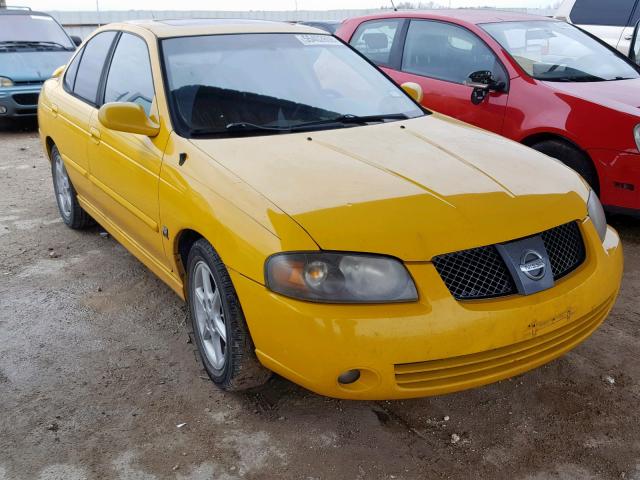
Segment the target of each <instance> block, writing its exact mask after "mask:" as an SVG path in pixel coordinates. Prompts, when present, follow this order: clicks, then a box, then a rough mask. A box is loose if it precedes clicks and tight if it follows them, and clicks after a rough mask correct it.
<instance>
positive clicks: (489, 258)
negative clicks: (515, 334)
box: [433, 222, 586, 300]
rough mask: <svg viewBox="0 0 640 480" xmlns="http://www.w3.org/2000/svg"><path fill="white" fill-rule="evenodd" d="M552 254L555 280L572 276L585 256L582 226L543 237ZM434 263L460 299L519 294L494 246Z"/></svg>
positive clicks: (563, 227)
mask: <svg viewBox="0 0 640 480" xmlns="http://www.w3.org/2000/svg"><path fill="white" fill-rule="evenodd" d="M540 236H541V237H542V241H543V242H544V246H545V248H546V249H547V253H548V254H549V262H550V263H551V270H552V272H553V278H554V280H558V279H560V278H562V277H564V276H565V275H567V274H569V273H571V272H572V271H573V270H575V269H576V268H578V267H579V266H580V265H581V264H582V262H584V260H585V257H586V253H585V247H584V242H583V240H582V234H581V233H580V227H579V226H578V224H577V222H570V223H566V224H564V225H560V226H559V227H555V228H552V229H550V230H547V231H545V232H542V233H541V234H540ZM433 264H434V266H435V267H436V270H437V271H438V273H439V274H440V277H441V278H442V280H443V281H444V283H445V285H446V286H447V288H448V289H449V291H450V292H451V294H452V295H453V296H454V298H456V299H457V300H473V299H481V298H494V297H503V296H506V295H512V294H515V293H517V288H516V285H515V283H514V281H513V278H512V277H511V274H510V273H509V271H508V270H507V267H506V265H505V263H504V260H502V257H501V256H500V254H499V253H498V250H497V249H496V247H495V245H489V246H486V247H479V248H472V249H470V250H462V251H460V252H454V253H449V254H446V255H439V256H437V257H434V258H433Z"/></svg>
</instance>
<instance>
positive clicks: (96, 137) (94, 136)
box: [89, 127, 100, 143]
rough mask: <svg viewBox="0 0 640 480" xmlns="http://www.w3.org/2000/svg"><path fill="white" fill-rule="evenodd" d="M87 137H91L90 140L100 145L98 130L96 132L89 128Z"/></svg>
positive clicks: (93, 128)
mask: <svg viewBox="0 0 640 480" xmlns="http://www.w3.org/2000/svg"><path fill="white" fill-rule="evenodd" d="M89 135H91V138H92V139H93V141H94V142H96V143H100V130H98V129H97V128H96V127H91V128H89Z"/></svg>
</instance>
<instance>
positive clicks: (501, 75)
mask: <svg viewBox="0 0 640 480" xmlns="http://www.w3.org/2000/svg"><path fill="white" fill-rule="evenodd" d="M480 70H489V71H491V72H492V73H493V78H494V79H495V80H497V81H503V82H506V81H507V75H506V73H505V72H504V70H503V68H502V65H501V64H500V62H499V60H498V59H497V58H496V56H495V55H494V53H493V52H492V51H491V50H490V49H489V47H488V46H487V45H486V44H485V43H484V42H483V41H482V40H481V39H480V38H479V37H477V36H476V35H474V34H473V33H471V32H470V31H469V30H467V29H465V28H462V27H458V26H456V25H452V24H449V23H444V22H435V21H431V20H412V21H411V24H410V25H409V30H408V31H407V38H406V41H405V46H404V53H403V56H402V71H404V72H408V73H414V74H416V75H423V76H425V77H431V78H437V79H439V80H445V81H447V82H454V83H464V82H465V80H467V79H468V78H469V74H471V73H473V72H477V71H480Z"/></svg>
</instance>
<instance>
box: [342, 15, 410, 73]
mask: <svg viewBox="0 0 640 480" xmlns="http://www.w3.org/2000/svg"><path fill="white" fill-rule="evenodd" d="M401 23H402V19H399V18H397V19H391V20H370V21H368V22H364V23H363V24H362V25H360V26H359V27H358V29H357V30H356V33H354V34H353V37H352V38H351V41H350V42H349V43H350V44H351V46H352V47H355V48H356V49H357V50H358V51H359V52H360V53H362V54H363V55H364V56H366V57H367V58H368V59H369V60H371V61H372V62H374V63H377V64H381V65H388V64H389V62H390V59H391V48H392V47H393V42H394V41H395V38H396V35H397V34H398V32H399V31H400V25H401Z"/></svg>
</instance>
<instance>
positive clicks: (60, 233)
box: [0, 128, 640, 480]
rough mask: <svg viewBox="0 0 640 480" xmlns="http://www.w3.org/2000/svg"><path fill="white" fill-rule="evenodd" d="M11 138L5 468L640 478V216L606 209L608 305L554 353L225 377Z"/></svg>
mask: <svg viewBox="0 0 640 480" xmlns="http://www.w3.org/2000/svg"><path fill="white" fill-rule="evenodd" d="M0 144H1V145H2V149H1V150H0V192H2V195H0V340H1V341H0V410H1V411H0V413H1V415H0V432H1V434H0V480H23V479H24V480H31V479H38V480H51V479H65V480H80V479H86V478H92V479H93V478H95V479H107V480H109V479H117V478H127V479H129V478H130V479H136V480H138V479H140V480H155V479H179V480H187V479H221V480H232V479H240V478H247V479H271V478H292V479H299V478H301V479H332V478H348V479H372V478H386V479H391V478H397V479H424V478H492V479H527V480H542V479H549V478H551V479H614V478H616V479H619V478H626V479H636V480H638V479H640V410H639V409H638V402H639V399H640V346H639V345H640V300H638V299H639V298H640V221H638V220H633V219H630V218H624V217H615V218H612V219H611V221H612V223H613V224H614V225H615V226H616V228H618V229H619V231H620V233H621V235H622V237H623V240H624V247H625V268H626V271H625V278H624V284H623V287H622V291H621V294H620V299H619V300H618V303H617V305H616V306H615V308H614V310H613V312H612V314H611V316H610V317H609V319H608V320H607V321H606V323H605V324H604V325H603V326H602V328H600V329H599V330H598V331H597V332H596V333H595V334H594V335H593V337H592V338H591V339H589V340H588V341H587V342H586V343H584V344H583V345H581V346H580V347H578V348H577V349H576V350H574V351H573V352H571V353H569V354H568V355H566V356H565V357H563V358H561V359H559V360H557V361H555V362H552V363H551V364H549V365H547V366H545V367H543V368H540V369H537V370H535V371H533V372H530V373H528V374H525V375H523V376H521V377H518V378H515V379H512V380H508V381H503V382H500V383H497V384H494V385H490V386H487V387H485V388H480V389H476V390H471V391H467V392H463V393H459V394H454V395H448V396H443V397H436V398H428V399H420V400H411V401H398V402H349V401H339V400H333V399H328V398H323V397H319V396H317V395H314V394H312V393H310V392H308V391H306V390H304V389H302V388H299V387H297V386H296V385H293V384H291V383H290V382H288V381H286V380H283V379H281V378H277V377H276V378H274V379H273V380H272V381H270V383H269V384H268V385H267V386H266V387H265V388H263V389H261V390H260V391H257V392H250V393H245V394H225V393H222V392H220V391H219V390H217V389H216V388H215V387H214V386H213V385H212V384H211V383H210V382H209V380H208V379H207V378H206V376H205V374H204V372H203V371H202V370H201V369H200V366H199V364H198V363H197V361H196V358H195V356H194V352H193V345H192V344H189V343H187V340H188V336H187V328H186V325H185V319H186V315H187V312H186V309H185V306H184V305H183V303H182V302H181V301H180V300H179V299H178V298H177V297H176V296H175V295H174V294H173V293H172V292H171V291H170V289H169V288H168V287H166V286H165V285H164V284H162V283H161V282H160V281H159V280H157V279H156V278H155V277H154V276H153V275H152V274H151V273H150V272H149V271H148V270H146V269H145V268H144V267H143V266H142V265H141V264H140V263H139V262H137V261H136V260H135V259H134V258H133V257H132V256H131V255H130V254H129V253H127V252H126V251H125V250H124V249H123V248H122V247H121V246H119V245H118V244H117V242H115V241H114V240H113V239H111V238H103V237H101V236H100V235H99V228H97V227H96V228H95V229H93V230H89V231H86V232H75V231H71V230H69V229H67V228H66V227H65V226H64V225H63V224H62V223H61V222H60V221H59V217H58V212H57V209H56V206H55V203H54V198H53V189H52V186H51V179H50V172H49V165H48V162H47V161H46V159H45V158H44V156H43V155H42V150H41V148H40V145H39V142H38V139H37V134H36V132H35V130H34V129H33V128H31V130H27V131H4V132H0ZM52 251H53V252H55V255H52V254H51V253H50V252H52ZM609 377H610V378H609ZM611 379H613V383H612V382H611ZM53 424H55V428H52V425H53ZM181 424H185V425H183V426H182V427H178V425H181Z"/></svg>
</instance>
